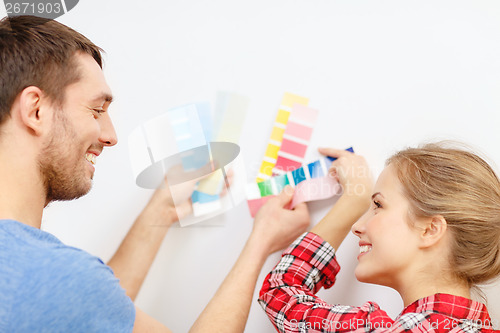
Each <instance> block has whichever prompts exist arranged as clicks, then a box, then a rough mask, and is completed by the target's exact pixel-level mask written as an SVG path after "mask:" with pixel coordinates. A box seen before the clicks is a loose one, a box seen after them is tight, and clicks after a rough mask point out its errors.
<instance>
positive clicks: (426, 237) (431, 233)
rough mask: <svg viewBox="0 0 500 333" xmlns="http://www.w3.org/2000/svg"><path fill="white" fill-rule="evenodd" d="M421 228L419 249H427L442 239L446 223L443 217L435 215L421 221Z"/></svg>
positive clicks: (446, 226)
mask: <svg viewBox="0 0 500 333" xmlns="http://www.w3.org/2000/svg"><path fill="white" fill-rule="evenodd" d="M421 226H422V227H421V228H419V230H421V233H420V247H421V248H429V247H431V246H433V245H435V244H437V243H439V241H441V239H443V238H444V236H445V234H446V230H447V228H448V223H447V222H446V220H445V218H444V217H443V216H441V215H437V216H433V217H431V218H427V219H425V220H424V221H422V224H421Z"/></svg>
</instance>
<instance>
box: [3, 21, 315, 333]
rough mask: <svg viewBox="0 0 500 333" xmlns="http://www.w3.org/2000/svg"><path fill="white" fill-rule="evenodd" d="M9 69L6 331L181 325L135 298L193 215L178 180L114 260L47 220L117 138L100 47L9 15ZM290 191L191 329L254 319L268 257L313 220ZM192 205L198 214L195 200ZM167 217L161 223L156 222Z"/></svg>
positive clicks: (269, 211) (266, 216) (81, 189)
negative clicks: (163, 249)
mask: <svg viewBox="0 0 500 333" xmlns="http://www.w3.org/2000/svg"><path fill="white" fill-rule="evenodd" d="M0 74H1V75H0V184H1V185H0V281H1V282H0V300H1V301H0V332H14V331H15V332H130V331H132V330H133V331H134V332H146V331H147V332H170V331H169V330H168V329H167V328H166V327H165V326H163V325H162V324H161V323H160V322H158V321H156V320H155V319H153V318H151V317H150V316H148V315H147V314H145V313H144V312H142V311H141V310H139V309H138V308H136V307H135V306H134V304H133V300H134V299H135V297H136V295H137V293H138V291H139V289H140V286H141V285H142V283H143V281H144V278H145V277H146V274H147V272H148V270H149V268H150V266H151V264H152V262H153V260H154V257H155V255H156V253H157V251H158V249H159V247H160V244H161V242H162V240H163V238H164V237H165V234H166V232H167V230H168V227H169V226H170V225H171V224H172V223H174V222H175V221H176V220H177V219H178V218H179V217H182V216H177V214H176V210H175V208H174V205H173V201H172V198H171V195H170V192H169V190H168V186H167V187H165V188H162V189H158V190H157V191H156V192H155V194H154V195H153V197H152V198H151V200H150V202H149V203H148V205H147V206H146V207H145V209H144V210H143V211H142V213H141V214H140V215H139V217H138V218H137V219H136V221H135V222H134V224H133V226H132V227H131V229H130V231H129V233H128V234H127V236H126V237H125V239H124V240H123V242H122V244H121V245H120V247H119V249H118V250H117V252H116V254H115V255H114V256H113V257H112V259H111V260H110V262H109V263H108V265H109V266H108V265H105V264H104V263H103V262H102V261H101V260H100V259H98V258H96V257H93V256H91V255H90V254H88V253H86V252H84V251H82V250H78V249H75V248H73V247H69V246H66V245H64V244H63V243H62V242H60V241H59V240H58V239H57V238H56V237H54V236H52V235H50V234H49V233H46V232H44V231H41V230H40V227H41V220H42V214H43V209H44V207H45V206H47V204H49V203H50V202H51V201H56V200H72V199H76V198H78V197H80V196H83V195H85V194H86V193H87V192H88V191H89V190H90V188H91V185H92V178H93V175H94V172H95V169H94V164H95V163H96V159H97V158H98V156H99V155H100V154H101V153H102V152H103V149H104V147H111V146H114V145H115V144H116V143H117V137H116V134H115V130H114V128H113V124H112V122H111V119H110V117H109V114H108V109H109V106H110V103H111V101H112V94H111V90H110V88H109V87H108V85H107V83H106V80H105V78H104V75H103V73H102V59H101V49H100V48H99V47H97V46H95V45H94V44H93V43H92V42H90V41H89V40H88V39H87V38H86V37H84V36H82V35H81V34H79V33H77V32H75V31H74V30H72V29H70V28H68V27H66V26H64V25H62V24H60V23H58V22H55V21H47V20H44V19H40V18H36V17H29V16H20V17H15V18H4V19H2V20H1V21H0ZM291 197H292V196H291V193H286V192H283V193H282V194H281V195H280V196H278V197H277V198H275V199H273V200H270V203H269V204H268V205H267V206H266V208H265V209H263V210H262V211H263V212H262V213H259V215H258V216H257V218H256V220H255V223H254V228H253V231H252V233H251V235H250V237H249V240H248V242H247V244H246V245H245V248H244V250H243V251H242V253H241V255H240V258H239V259H238V261H237V262H236V264H235V266H234V267H233V269H232V271H231V272H230V273H229V275H228V277H227V278H226V279H225V281H224V282H223V284H222V285H221V287H220V288H219V290H218V291H217V293H216V295H215V296H214V298H213V299H212V301H211V302H210V303H209V305H208V306H207V308H206V309H205V310H204V311H203V313H202V314H201V315H200V317H199V318H198V320H197V321H196V323H195V324H194V326H193V328H192V329H191V331H192V332H212V331H213V332H242V331H243V330H244V327H245V323H246V319H247V316H248V312H249V308H250V304H251V298H252V295H253V290H254V288H255V284H256V279H257V276H258V274H259V271H260V269H261V268H262V265H263V263H264V261H265V259H266V258H267V256H268V255H269V254H270V253H272V252H274V251H277V250H279V249H280V248H283V247H285V246H286V245H288V244H289V243H290V242H291V241H292V240H293V239H295V238H296V237H297V236H298V235H299V234H300V233H301V232H303V231H304V230H305V229H306V228H307V225H308V224H309V216H308V212H307V207H306V206H305V205H304V204H302V205H299V206H298V207H297V208H296V209H295V210H293V211H290V210H286V209H284V207H285V206H286V204H287V203H288V202H289V201H290V200H291ZM182 206H184V207H185V208H186V209H185V210H184V212H185V213H186V214H187V213H189V202H188V201H186V202H185V203H184V204H182ZM180 214H184V213H180ZM68 223H70V222H68ZM159 223H163V224H164V225H165V228H163V229H162V230H161V232H158V228H151V227H150V225H152V224H155V225H158V224H159Z"/></svg>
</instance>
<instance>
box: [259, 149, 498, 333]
mask: <svg viewBox="0 0 500 333" xmlns="http://www.w3.org/2000/svg"><path fill="white" fill-rule="evenodd" d="M320 152H321V153H323V154H325V155H330V156H333V157H338V159H337V160H336V161H335V162H334V163H333V164H332V172H333V174H334V175H335V176H336V177H337V178H338V180H339V182H340V184H341V185H342V186H343V188H344V192H343V194H342V196H341V197H340V198H339V200H338V201H337V203H336V204H335V205H334V207H333V208H332V209H331V211H330V212H329V213H328V214H327V215H326V217H325V218H324V219H323V220H321V221H320V222H319V223H318V224H317V225H316V226H315V227H314V228H313V229H312V230H311V232H310V233H305V234H304V235H302V236H301V237H299V238H298V239H297V240H296V241H295V242H294V243H293V244H292V245H291V246H290V247H289V248H288V249H287V250H285V252H284V253H283V257H282V259H281V261H280V262H279V263H278V265H277V266H276V267H275V268H274V270H273V271H271V273H270V274H269V275H268V276H267V277H266V280H265V282H264V285H263V287H262V290H261V291H260V297H259V302H260V303H261V305H262V307H263V308H264V310H265V311H266V313H267V315H268V316H269V318H270V319H271V321H272V322H273V324H274V325H275V327H276V328H277V329H278V330H279V331H280V332H498V331H493V327H492V324H494V323H492V320H491V319H490V316H489V314H488V312H487V309H486V307H485V305H483V304H481V303H479V302H475V301H472V300H471V299H470V298H471V290H472V289H474V288H475V286H476V285H477V284H480V283H484V282H488V281H490V280H491V279H493V278H495V277H497V276H498V275H499V274H500V181H499V179H498V177H497V176H496V175H495V173H494V171H493V170H492V169H491V167H490V166H489V165H488V164H487V163H486V162H485V161H484V160H482V159H481V158H480V157H478V156H476V155H474V154H472V153H470V152H467V151H464V150H461V149H453V148H446V147H444V146H443V145H440V144H430V145H425V146H423V147H421V148H413V149H412V148H410V149H406V150H403V151H401V152H398V153H397V154H395V155H394V156H392V157H391V158H389V159H388V161H387V164H386V168H385V169H384V170H383V172H382V173H381V174H380V177H379V179H378V180H377V183H376V184H375V187H374V190H373V192H372V180H371V178H370V176H369V172H362V170H365V171H366V170H367V169H368V167H367V165H366V162H365V161H364V159H363V158H362V157H360V156H357V155H355V154H352V153H348V152H345V151H339V150H334V149H320ZM360 189H365V190H364V191H361V190H360ZM368 207H369V208H368ZM367 208H368V210H367ZM273 209H275V207H271V206H264V207H263V209H261V212H259V214H263V215H267V214H268V212H267V211H268V210H269V211H271V210H273ZM363 213H364V215H363ZM361 215H362V216H361ZM274 216H276V214H275V215H274ZM360 217H361V218H360ZM358 219H359V220H358ZM356 221H357V222H356ZM354 222H355V223H354ZM349 230H352V232H353V233H354V234H355V235H356V236H358V237H359V247H360V252H359V255H358V258H357V259H358V266H357V267H356V270H355V275H356V278H357V279H358V280H360V281H361V282H367V283H375V284H379V285H384V286H388V287H391V288H394V289H395V290H396V291H398V292H399V294H400V295H401V297H402V299H403V302H404V305H405V308H404V310H403V311H402V313H401V314H400V315H399V316H398V317H397V318H396V319H394V320H393V319H391V318H390V317H389V316H388V315H387V313H386V312H384V311H383V310H381V309H380V308H379V306H378V305H377V304H375V303H373V302H367V303H365V304H364V305H362V306H361V307H352V306H343V305H342V306H341V305H335V306H334V305H330V304H327V303H325V302H323V301H322V300H321V299H319V298H318V297H316V296H315V293H316V292H317V291H318V290H319V289H320V288H321V287H325V288H329V287H331V286H332V285H333V283H334V281H335V276H336V274H337V273H338V271H339V269H340V268H339V265H338V264H337V262H336V260H335V257H334V254H335V249H336V248H338V246H339V245H340V243H341V242H342V240H343V239H344V237H345V236H346V235H347V233H348V232H349ZM495 325H497V324H495Z"/></svg>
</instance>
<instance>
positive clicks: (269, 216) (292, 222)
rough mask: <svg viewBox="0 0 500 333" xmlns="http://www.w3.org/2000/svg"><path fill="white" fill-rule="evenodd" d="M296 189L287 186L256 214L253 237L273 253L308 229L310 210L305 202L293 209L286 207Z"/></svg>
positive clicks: (269, 252) (268, 252)
mask: <svg viewBox="0 0 500 333" xmlns="http://www.w3.org/2000/svg"><path fill="white" fill-rule="evenodd" d="M293 193H294V189H293V188H292V187H291V186H287V187H285V188H284V189H283V191H282V192H281V193H280V194H279V195H278V196H276V197H275V198H272V199H270V200H269V201H268V202H266V204H265V205H264V206H262V208H261V209H260V210H259V212H258V213H257V215H256V216H255V221H254V227H253V231H252V235H251V237H252V238H254V239H255V240H256V241H258V242H259V243H260V245H261V246H262V247H263V248H264V249H265V250H266V251H267V254H271V253H273V252H276V251H278V250H282V249H283V248H285V247H287V246H288V245H290V244H291V243H292V242H293V241H294V240H295V239H296V238H297V237H298V236H300V234H302V233H303V232H305V231H306V229H307V227H308V226H309V223H310V218H309V211H308V209H307V205H306V204H305V203H301V204H299V205H297V206H296V207H295V208H294V209H293V210H290V209H288V208H286V207H287V206H288V205H289V204H290V202H291V200H292V198H293Z"/></svg>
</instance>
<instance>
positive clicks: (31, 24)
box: [0, 16, 102, 124]
mask: <svg viewBox="0 0 500 333" xmlns="http://www.w3.org/2000/svg"><path fill="white" fill-rule="evenodd" d="M77 52H83V53H87V54H89V55H91V56H92V57H93V58H94V59H95V61H96V62H97V63H98V64H99V66H100V67H101V68H102V57H101V52H102V49H101V48H99V47H98V46H96V45H95V44H93V43H92V42H91V41H90V40H88V39H87V38H86V37H85V36H83V35H82V34H80V33H78V32H76V31H75V30H73V29H71V28H69V27H67V26H65V25H63V24H61V23H59V22H56V21H53V20H47V19H43V18H38V17H35V16H17V17H5V18H3V19H2V20H0V124H2V123H3V122H4V121H5V119H7V117H9V115H10V109H11V108H12V104H13V103H14V100H15V99H16V97H17V96H18V95H19V94H20V93H21V92H22V91H23V90H24V89H25V88H26V87H29V86H36V87H38V88H40V89H41V90H42V91H43V92H44V94H46V95H47V96H48V97H49V99H50V100H51V101H52V102H53V103H55V104H62V103H63V102H64V91H65V88H66V87H67V86H68V85H69V84H71V83H74V82H77V81H78V80H79V79H80V73H79V70H78V68H77V63H76V60H75V57H74V56H75V54H76V53H77Z"/></svg>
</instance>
